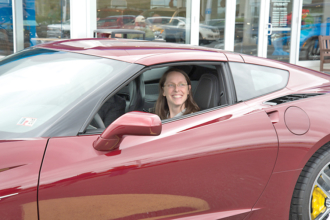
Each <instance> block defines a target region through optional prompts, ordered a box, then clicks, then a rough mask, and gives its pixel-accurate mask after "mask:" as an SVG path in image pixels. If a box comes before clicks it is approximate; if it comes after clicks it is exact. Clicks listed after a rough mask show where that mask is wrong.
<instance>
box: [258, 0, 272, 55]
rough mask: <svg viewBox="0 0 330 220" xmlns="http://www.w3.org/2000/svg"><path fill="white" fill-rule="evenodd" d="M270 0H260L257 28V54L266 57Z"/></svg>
mask: <svg viewBox="0 0 330 220" xmlns="http://www.w3.org/2000/svg"><path fill="white" fill-rule="evenodd" d="M269 4H270V0H261V1H260V15H259V28H258V30H259V31H258V56H259V57H267V44H268V22H269Z"/></svg>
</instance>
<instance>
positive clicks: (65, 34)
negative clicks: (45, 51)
mask: <svg viewBox="0 0 330 220" xmlns="http://www.w3.org/2000/svg"><path fill="white" fill-rule="evenodd" d="M47 37H48V38H70V20H67V21H65V22H63V23H61V24H50V25H47Z"/></svg>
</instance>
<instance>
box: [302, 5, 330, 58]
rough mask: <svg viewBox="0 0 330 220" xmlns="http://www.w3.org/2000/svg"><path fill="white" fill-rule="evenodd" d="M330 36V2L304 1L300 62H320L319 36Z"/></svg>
mask: <svg viewBox="0 0 330 220" xmlns="http://www.w3.org/2000/svg"><path fill="white" fill-rule="evenodd" d="M320 35H323V36H329V35H330V0H319V1H314V0H304V1H303V8H302V17H301V32H300V53H299V60H319V59H320V50H319V43H318V36H320Z"/></svg>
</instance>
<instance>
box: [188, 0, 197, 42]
mask: <svg viewBox="0 0 330 220" xmlns="http://www.w3.org/2000/svg"><path fill="white" fill-rule="evenodd" d="M199 15H200V0H190V1H187V19H188V20H190V25H188V26H187V30H186V31H189V29H190V36H186V42H189V43H190V44H191V45H198V44H199ZM187 40H189V41H187Z"/></svg>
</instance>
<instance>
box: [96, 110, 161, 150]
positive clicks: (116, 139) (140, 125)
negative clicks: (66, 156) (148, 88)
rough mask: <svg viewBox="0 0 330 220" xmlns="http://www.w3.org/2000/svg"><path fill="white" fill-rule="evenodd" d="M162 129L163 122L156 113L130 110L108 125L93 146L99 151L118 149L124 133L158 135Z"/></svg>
mask: <svg viewBox="0 0 330 220" xmlns="http://www.w3.org/2000/svg"><path fill="white" fill-rule="evenodd" d="M161 131H162V122H161V120H160V118H159V117H158V116H157V115H155V114H150V113H145V112H129V113H126V114H124V115H123V116H121V117H119V118H118V119H117V120H115V121H114V122H112V124H111V125H109V127H107V128H106V129H105V130H104V132H103V133H102V134H101V136H100V137H98V139H96V140H95V141H94V143H93V147H94V148H95V149H96V150H99V151H110V150H114V149H117V148H118V147H119V145H120V143H121V141H122V139H123V136H124V135H139V136H141V135H142V136H157V135H160V133H161Z"/></svg>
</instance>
